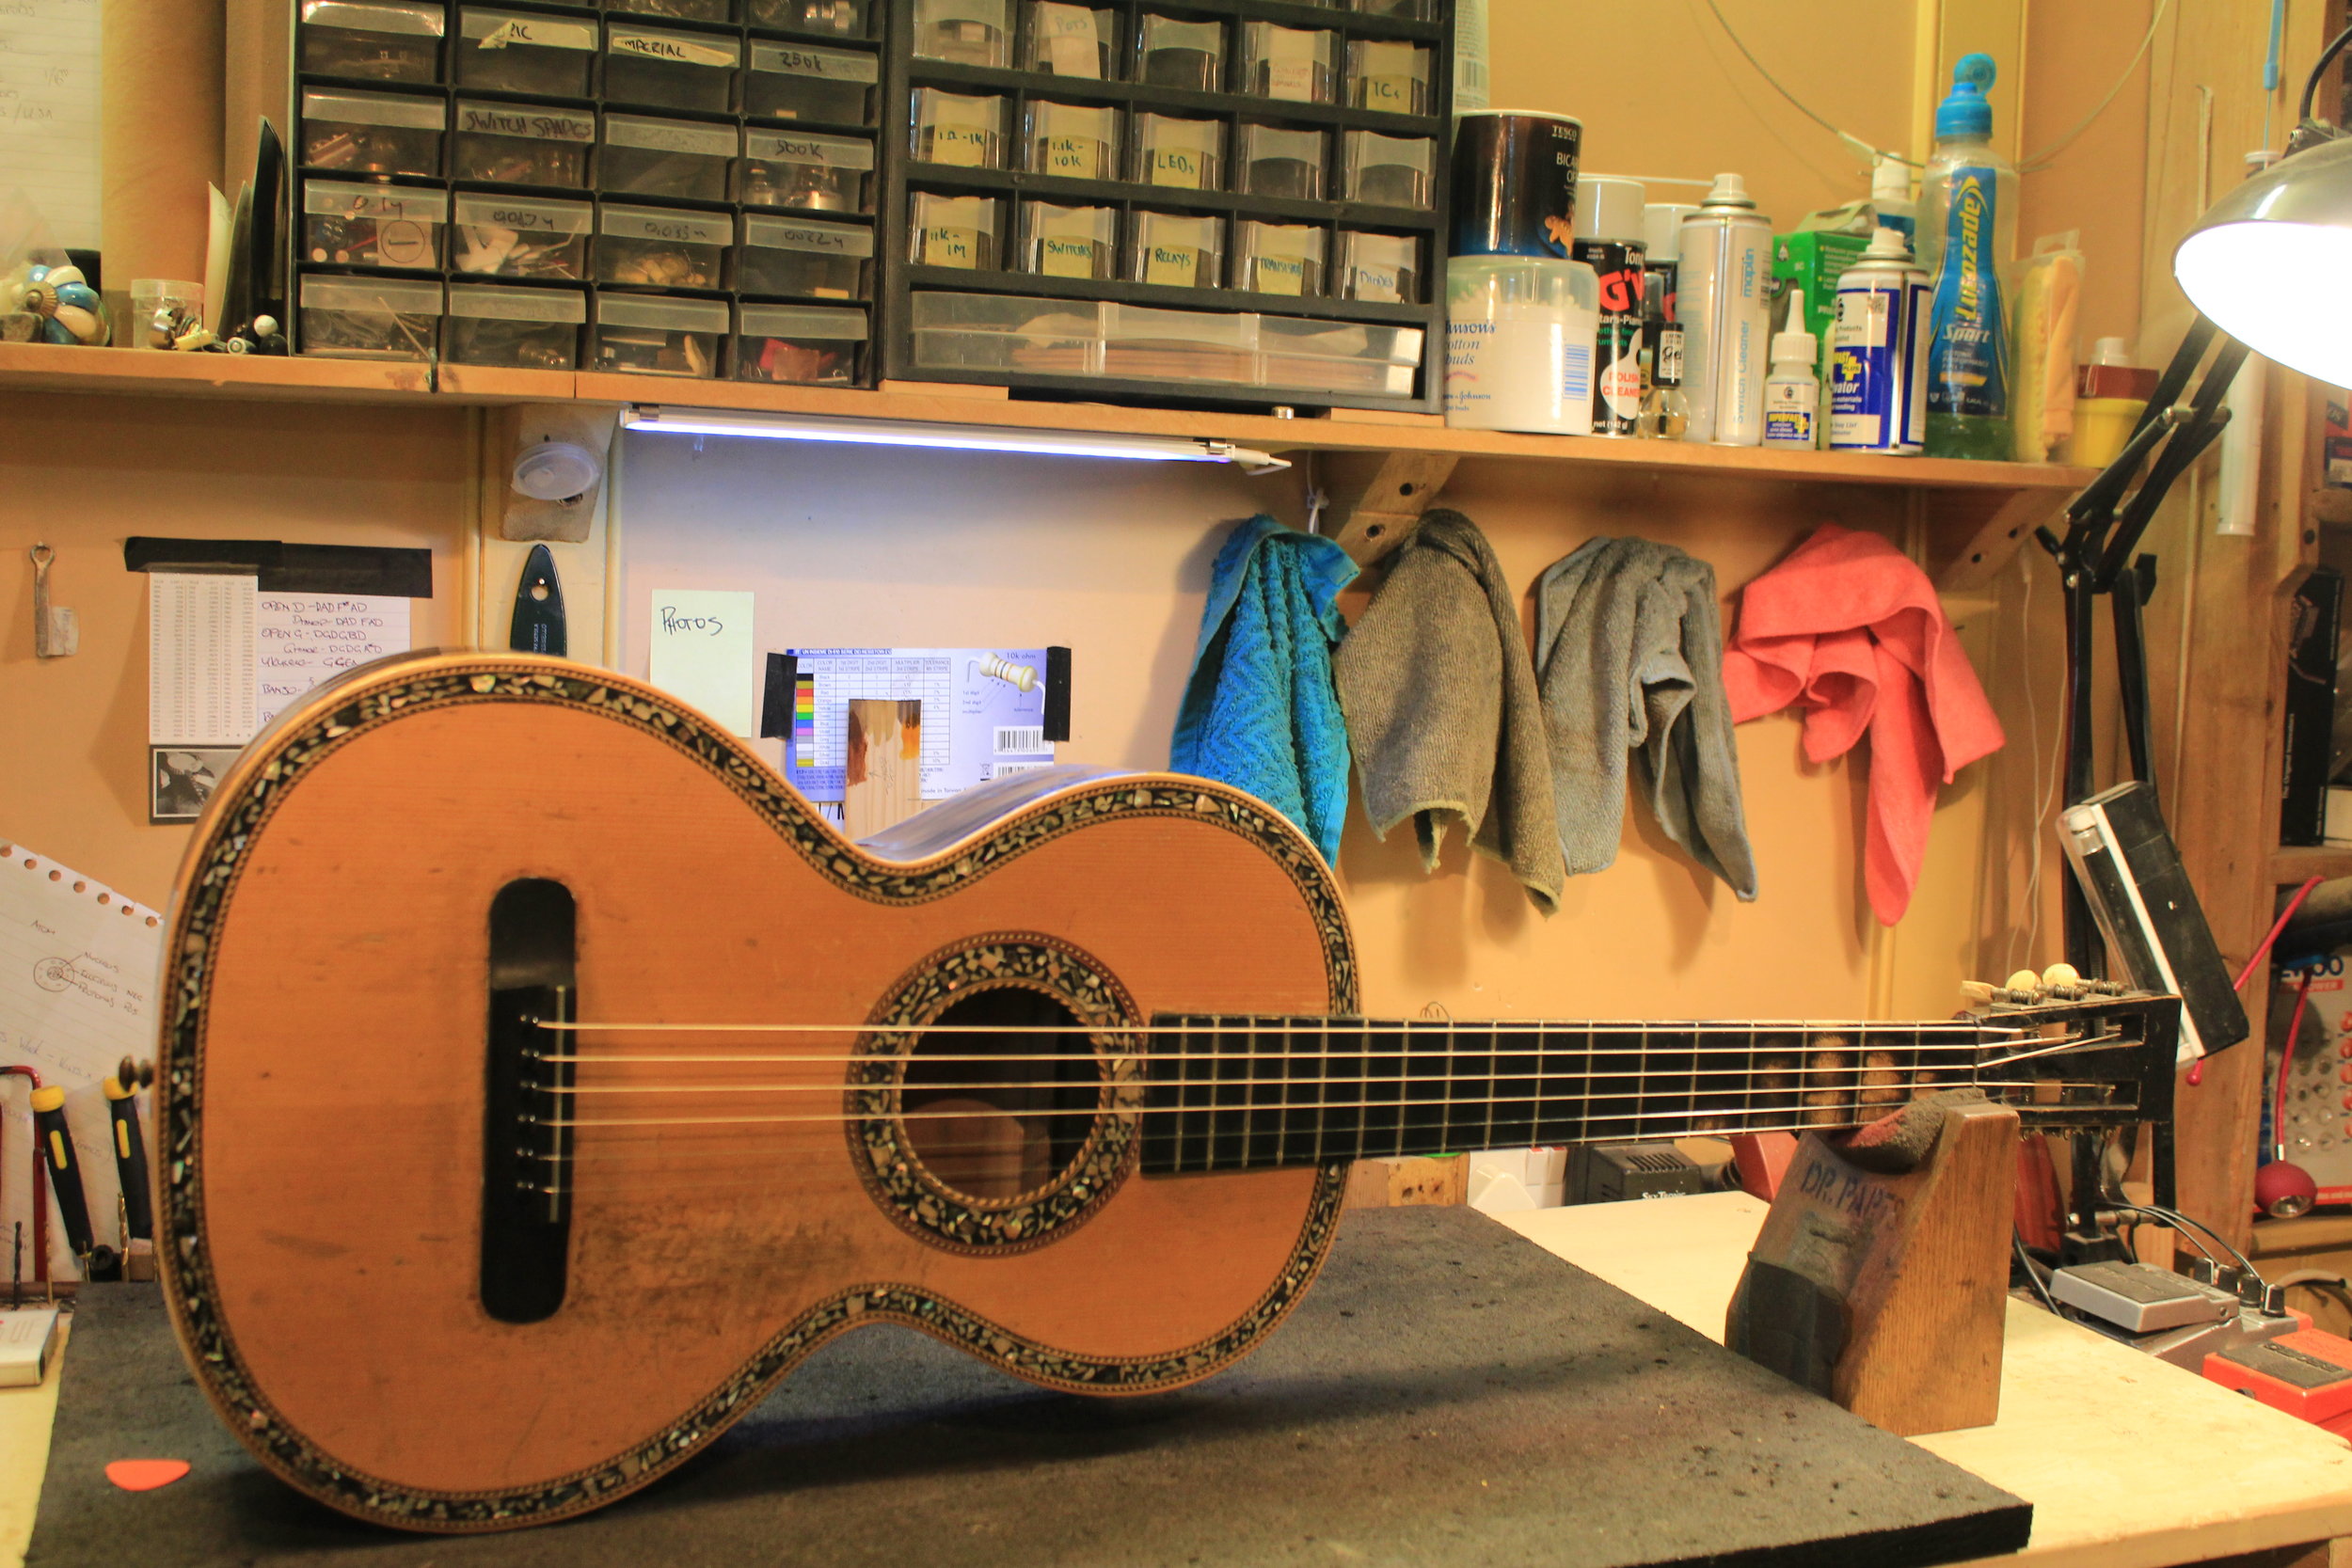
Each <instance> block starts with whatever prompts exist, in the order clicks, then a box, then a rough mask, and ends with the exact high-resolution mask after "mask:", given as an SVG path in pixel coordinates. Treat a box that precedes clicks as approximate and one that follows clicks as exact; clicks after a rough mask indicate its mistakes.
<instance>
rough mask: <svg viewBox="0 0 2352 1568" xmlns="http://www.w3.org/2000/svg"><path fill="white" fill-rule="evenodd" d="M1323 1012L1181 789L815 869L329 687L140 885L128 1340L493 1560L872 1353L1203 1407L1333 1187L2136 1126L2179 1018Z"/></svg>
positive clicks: (658, 788)
mask: <svg viewBox="0 0 2352 1568" xmlns="http://www.w3.org/2000/svg"><path fill="white" fill-rule="evenodd" d="M1355 964H1356V959H1355V955H1354V951H1353V949H1352V947H1351V945H1350V938H1349V934H1348V927H1347V922H1346V918H1345V916H1344V914H1343V911H1342V909H1341V904H1340V898H1339V895H1338V892H1337V889H1336V887H1335V885H1334V883H1333V880H1332V878H1331V876H1330V873H1329V872H1328V871H1327V869H1326V868H1325V866H1324V864H1323V863H1322V861H1321V860H1320V858H1319V857H1318V856H1317V855H1316V853H1315V851H1314V849H1313V848H1312V847H1311V846H1310V845H1309V843H1308V842H1307V841H1306V840H1305V839H1304V838H1302V837H1301V836H1300V835H1299V834H1298V833H1297V832H1295V830H1294V829H1293V828H1291V826H1290V825H1289V824H1288V823H1287V822H1285V821H1284V820H1283V819H1282V818H1281V817H1280V816H1277V815H1276V814H1275V813H1274V812H1273V811H1272V810H1271V809H1269V808H1268V807H1266V806H1264V805H1263V804H1261V803H1260V802H1258V801H1257V800H1252V799H1250V798H1249V797H1248V796H1246V795H1243V794H1240V793H1238V792H1236V791H1234V790H1232V789H1229V788H1226V787H1223V786H1221V785H1218V784H1210V783H1205V782H1203V781H1200V780H1198V779H1188V778H1181V777H1175V776H1170V775H1160V774H1119V773H1112V772H1108V771H1105V770H1101V769H1093V768H1079V767H1065V768H1053V769H1049V770H1045V771H1041V772H1033V773H1025V774H1019V775H1014V776H1011V777H1009V778H1006V779H1002V780H999V781H997V782H996V783H994V784H987V785H983V786H981V787H979V788H977V789H975V790H972V791H969V792H967V793H965V794H963V795H961V796H959V797H957V798H956V799H954V800H949V801H946V802H943V803H941V804H940V805H939V806H937V807H935V808H933V809H932V810H930V811H928V812H925V813H923V814H922V815H921V816H916V817H914V818H913V819H912V820H910V821H908V822H906V823H902V824H900V825H899V826H898V828H895V829H893V830H891V831H890V832H886V833H884V834H882V835H880V836H879V837H877V838H875V839H873V840H870V841H868V842H867V843H866V844H865V845H863V846H859V845H852V844H850V843H849V842H848V841H847V840H846V839H845V838H844V837H843V836H842V835H841V834H840V833H839V832H837V831H835V830H834V828H833V827H831V826H830V825H829V824H828V823H827V822H826V821H825V820H824V819H823V818H822V817H821V816H819V815H818V812H817V811H816V810H815V809H814V808H813V807H812V806H810V805H809V804H808V803H807V802H806V801H805V800H803V799H802V798H801V797H800V796H799V795H798V794H796V793H795V792H794V791H793V790H792V789H791V788H790V787H789V786H787V784H785V782H784V781H783V779H782V778H780V777H779V776H778V775H777V774H776V773H775V772H774V771H772V770H771V768H768V767H767V765H766V764H764V763H763V762H761V761H760V760H759V759H757V758H756V757H755V755H754V754H753V753H752V752H750V751H749V750H748V749H747V748H746V747H744V746H742V745H740V744H739V743H738V742H737V741H736V740H734V739H733V738H732V737H730V736H727V735H725V734H723V733H722V732H721V731H720V730H719V729H718V728H716V727H715V726H714V725H712V724H711V723H710V721H707V720H706V719H704V718H703V717H702V716H701V715H699V714H697V713H695V712H693V711H692V710H691V709H689V708H687V707H685V706H683V705H680V704H678V703H676V702H675V701H674V700H673V699H671V698H669V697H666V696H664V695H662V694H661V693H660V692H658V691H656V690H654V689H651V688H649V687H646V686H644V685H642V684H640V683H637V682H634V681H629V680H626V679H623V678H620V677H618V676H615V675H613V674H611V673H606V672H603V671H599V670H595V669H591V668H588V667H586V666H582V665H576V664H568V663H564V662H561V661H557V660H549V659H540V658H531V657H521V656H510V655H493V654H430V655H419V656H411V657H403V658H398V659H393V660H389V661H386V662H383V663H379V664H374V665H371V666H369V667H367V668H365V669H362V670H359V671H356V672H353V673H350V674H348V675H346V676H344V677H343V678H342V679H341V680H339V681H337V682H335V683H333V684H332V685H330V686H327V687H325V688H323V689H320V690H319V691H317V692H314V693H313V694H312V695H311V697H310V699H308V700H307V701H306V702H305V703H304V704H302V705H298V706H296V707H295V708H294V709H292V710H290V711H289V712H288V713H287V714H286V715H285V716H283V717H282V718H281V719H280V720H279V721H278V722H277V723H275V724H274V725H272V726H271V728H270V729H269V730H268V731H266V732H265V733H264V734H263V735H262V736H260V737H259V738H257V739H256V740H255V741H254V742H253V744H251V745H250V746H248V747H247V748H246V751H245V752H244V754H243V756H242V757H241V758H240V759H239V760H238V761H237V763H236V764H235V766H234V767H233V768H231V769H230V772H229V775H228V777H227V778H226V779H225V780H224V781H223V782H222V784H220V786H219V788H218V790H217V791H216V792H215V795H214V797H213V799H212V800H211V802H210V806H209V809H208V811H207V813H206V815H205V816H204V819H203V821H202V824H201V826H200V827H199V831H198V832H197V835H196V838H195V842H194V843H193V845H192V847H191V848H190V851H189V855H188V859H187V862H186V863H185V865H184V866H183V869H182V872H181V876H180V880H179V885H178V889H177V893H176V895H175V898H174V902H173V911H172V918H171V926H170V941H169V946H168V948H167V958H166V966H167V968H166V981H165V995H166V997H167V1006H166V1019H165V1022H164V1024H163V1037H162V1046H161V1053H160V1067H161V1071H160V1074H159V1077H158V1081H157V1085H156V1096H157V1120H158V1124H159V1128H160V1138H161V1142H162V1146H163V1150H164V1152H163V1156H162V1158H160V1159H158V1160H157V1161H156V1162H155V1169H156V1173H157V1175H156V1183H157V1188H156V1190H157V1193H158V1195H159V1205H158V1212H159V1214H160V1216H161V1220H160V1223H161V1227H162V1228H161V1232H160V1234H159V1236H158V1238H157V1250H158V1252H159V1255H160V1256H161V1259H162V1261H163V1278H164V1285H165V1290H166V1293H167V1298H168V1300H169V1302H170V1306H171V1310H172V1313H173V1316H174V1320H175V1323H176V1324H177V1327H178V1330H179V1333H180V1336H181V1339H182V1342H183V1346H184V1347H185V1349H186V1352H187V1354H188V1359H189V1364H190V1366H191V1367H193V1368H194V1370H195V1372H196V1376H197V1378H198V1380H199V1383H200V1384H201V1385H202V1386H203V1388H204V1390H205V1392H206V1393H207V1395H208V1396H209V1397H210V1399H211V1400H212V1402H213V1404H214V1405H215V1407H216V1408H217V1409H218V1411H219V1413H220V1415H221V1417H222V1418H223V1419H224V1420H226V1421H227V1422H228V1424H229V1426H230V1429H231V1430H232V1431H233V1432H234V1433H236V1435H237V1436H238V1437H239V1438H240V1439H241V1440H243V1441H244V1443H245V1444H246V1446H247V1447H248V1448H249V1449H251V1450H252V1451H253V1453H254V1454H255V1455H256V1456H257V1457H258V1458H259V1459H260V1460H261V1461H262V1463H263V1464H264V1465H267V1466H268V1467H269V1468H270V1469H272V1470H273V1471H275V1472H276V1473H277V1474H278V1475H279V1476H281V1477H283V1478H284V1479H285V1480H286V1481H290V1482H291V1483H293V1484H294V1486H296V1487H299V1488H300V1489H301V1490H303V1491H304V1492H307V1493H309V1494H310V1496H312V1497H317V1498H319V1499H320V1500H322V1501H324V1502H326V1503H328V1504H330V1505H332V1506H334V1507H336V1508H339V1509H342V1510H343V1511H345V1512H346V1513H352V1514H356V1515H358V1516H359V1517H362V1518H365V1519H370V1520H374V1521H377V1522H379V1523H382V1524H386V1525H392V1526H398V1527H403V1528H411V1529H421V1530H444V1531H461V1530H485V1529H499V1528H513V1527H516V1526H521V1525H531V1524H537V1523H541V1522H545V1521H548V1520H553V1519H559V1518H563V1517H565V1516H567V1515H572V1514H577V1513H582V1512H584V1511H587V1510H590V1509H594V1508H596V1507H599V1506H601V1505H603V1504H605V1503H609V1502H612V1500H614V1499H615V1498H617V1497H623V1496H625V1495H626V1494H628V1493H629V1492H631V1491H633V1490H635V1489H636V1488H638V1487H640V1486H643V1485H644V1484H645V1483H646V1482H647V1481H652V1480H653V1479H655V1478H656V1477H658V1476H660V1475H661V1474H662V1473H664V1472H665V1471H667V1470H669V1469H671V1468H672V1467H673V1466H675V1465H678V1464H679V1463H680V1462H681V1461H683V1460H685V1459H686V1458H688V1457H689V1456H691V1455H692V1454H693V1453H695V1452H696V1451H697V1450H698V1449H701V1448H702V1447H703V1446H704V1445H706V1444H707V1443H708V1442H709V1441H710V1440H711V1439H712V1438H713V1437H714V1436H716V1435H717V1434H718V1433H721V1432H723V1430H725V1428H726V1427H727V1426H728V1424H729V1423H731V1422H732V1421H734V1420H735V1419H736V1418H739V1417H740V1416H742V1415H743V1414H744V1413H745V1412H747V1411H749V1410H750V1409H751V1408H752V1407H753V1406H754V1405H755V1404H756V1403H757V1402H759V1400H760V1398H761V1397H762V1395H764V1394H765V1393H766V1392H767V1391H768V1390H769V1389H770V1388H771V1386H774V1385H775V1384H776V1383H777V1381H778V1380H779V1379H781V1378H783V1377H784V1376H785V1375H786V1374H787V1372H789V1371H790V1370H792V1368H793V1367H794V1366H795V1365H796V1364H797V1363H798V1362H800V1361H801V1360H802V1359H803V1357H805V1356H807V1355H808V1354H810V1352H812V1351H813V1350H815V1349H816V1348H817V1347H818V1345H820V1344H822V1343H824V1342H825V1341H826V1340H827V1339H829V1338H832V1337H833V1336H834V1335H836V1334H839V1333H842V1332H844V1331H846V1330H848V1329H851V1328H855V1327H856V1326H858V1325H859V1324H861V1323H901V1324H908V1325H912V1326H913V1327H915V1328H917V1329H921V1330H923V1331H924V1332H926V1333H929V1334H931V1335H934V1336H936V1337H938V1338H941V1339H943V1340H946V1342H947V1343H949V1344H952V1345H955V1346H958V1347H961V1349H963V1350H966V1351H968V1352H970V1353H971V1354H974V1355H976V1356H978V1357H980V1358H981V1359H983V1360H985V1361H987V1362H988V1363H990V1364H991V1365H993V1366H995V1367H999V1368H1001V1369H1003V1370H1006V1371H1008V1372H1011V1373H1013V1374H1015V1375H1017V1376H1020V1377H1023V1378H1026V1379H1029V1380H1031V1381H1032V1382H1035V1383H1039V1384H1042V1385H1045V1386H1049V1387H1054V1388H1060V1389H1070V1390H1074V1391H1077V1392H1081V1393H1089V1394H1141V1393H1148V1392H1152V1391H1154V1390H1159V1389H1167V1388H1173V1387H1177V1386H1181V1385H1184V1384H1187V1383H1191V1382H1193V1381H1195V1380H1197V1379H1200V1378H1203V1377H1207V1376H1209V1375H1210V1374H1212V1373H1214V1372H1216V1371H1217V1370H1219V1369H1221V1368H1224V1367H1227V1366H1230V1365H1232V1363H1233V1361H1234V1360H1235V1359H1237V1358H1238V1357H1240V1356H1242V1355H1244V1354H1248V1352H1249V1350H1250V1349H1251V1348H1252V1347H1254V1346H1255V1345H1257V1344H1258V1343H1259V1342H1260V1341H1261V1340H1262V1339H1263V1338H1265V1336H1266V1335H1267V1334H1268V1333H1269V1332H1271V1331H1272V1330H1273V1329H1274V1327H1275V1326H1276V1325H1277V1324H1278V1323H1280V1322H1281V1320H1282V1318H1283V1315H1284V1314H1285V1313H1287V1312H1288V1311H1289V1310H1290V1309H1291V1307H1293V1306H1295V1304H1296V1303H1297V1301H1298V1300H1299V1298H1300V1295H1301V1294H1302V1292H1304V1291H1306V1290H1307V1288H1308V1286H1309V1285H1310V1284H1311V1282H1312V1280H1313V1279H1314V1276H1315V1272H1316V1269H1317V1268H1318V1267H1319V1265H1320V1264H1321V1263H1322V1261H1323V1259H1324V1256H1325V1253H1326V1251H1327V1248H1328V1247H1329V1245H1330V1243H1331V1238H1332V1233H1333V1229H1334V1227H1335V1224H1336V1222H1337V1220H1338V1218H1339V1211H1340V1207H1341V1195H1342V1190H1343V1186H1344V1184H1345V1172H1346V1168H1347V1165H1348V1163H1349V1162H1351V1161H1353V1160H1356V1159H1358V1158H1360V1157H1365V1156H1375V1155H1379V1156H1386V1155H1398V1154H1412V1153H1429V1152H1437V1151H1441V1150H1446V1149H1462V1148H1490V1147H1496V1148H1509V1147H1515V1146H1525V1145H1529V1144H1554V1143H1563V1142H1571V1141H1578V1140H1589V1139H1600V1138H1626V1137H1633V1136H1665V1135H1669V1134H1674V1133H1681V1132H1696V1131H1712V1132H1736V1131H1747V1130H1767V1129H1795V1128H1801V1127H1807V1126H1822V1127H1837V1126H1846V1125H1851V1124H1853V1123H1856V1122H1859V1121H1867V1120H1868V1119H1871V1118H1872V1117H1876V1116H1879V1115H1881V1114H1883V1112H1884V1111H1885V1110H1886V1109H1888V1108H1890V1107H1891V1106H1893V1105H1895V1104H1896V1103H1899V1102H1900V1101H1904V1100H1906V1099H1908V1098H1909V1097H1910V1096H1911V1095H1912V1093H1913V1092H1914V1091H1915V1089H1917V1088H1921V1087H1925V1086H1935V1085H1972V1084H1973V1085H1981V1086H1983V1087H1984V1088H1985V1089H1986V1090H1987V1091H1988V1092H1989V1093H1991V1094H1992V1095H1994V1096H1995V1097H1997V1098H2002V1099H2010V1100H2014V1101H2024V1103H2022V1104H2021V1105H2020V1107H2019V1108H2020V1110H2021V1112H2022V1113H2023V1114H2024V1115H2025V1117H2026V1123H2027V1125H2029V1126H2041V1127H2044V1128H2061V1127H2085V1128H2096V1127H2111V1126H2117V1125H2121V1124H2123V1123H2127V1122H2134V1121H2139V1120H2154V1121H2156V1122H2157V1123H2158V1126H2159V1128H2160V1129H2161V1125H2162V1119H2163V1117H2166V1116H2167V1115H2168V1114H2169V1096H2170V1092H2171V1085H2172V1057H2173V1042H2174V1034H2175V1030H2176V1026H2177V1025H2176V1011H2177V1003H2176V1002H2175V1001H2174V1000H2173V999H2171V998H2158V997H2149V996H2145V995H2122V994H2118V993H2117V989H2116V988H2112V987H2097V986H2085V987H2083V988H2080V989H2079V990H2075V991H2069V992H2067V993H2065V994H2063V995H2059V996H2054V997H2052V996H2027V995H2025V994H2022V993H2001V994H2000V995H1997V996H1996V997H1995V998H1994V1002H1995V1004H2006V1006H2004V1005H1995V1006H1988V1007H1986V1008H1983V1009H1980V1010H1979V1012H1977V1013H1975V1014H1973V1015H1968V1016H1964V1017H1963V1018H1962V1019H1960V1020H1958V1021H1953V1022H1924V1023H1902V1024H1881V1023H1868V1024H1826V1023H1780V1024H1766V1023H1728V1024H1702V1023H1687V1022H1684V1023H1642V1024H1634V1023H1537V1022H1525V1021H1514V1022H1498V1023H1450V1022H1440V1023H1431V1022H1403V1021H1396V1022H1379V1021H1375V1020H1367V1019H1363V1018H1359V1017H1357V1016H1355V1009H1356V967H1355ZM2164 1196H2165V1198H2166V1199H2167V1200H2169V1194H2167V1195H2164Z"/></svg>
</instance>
